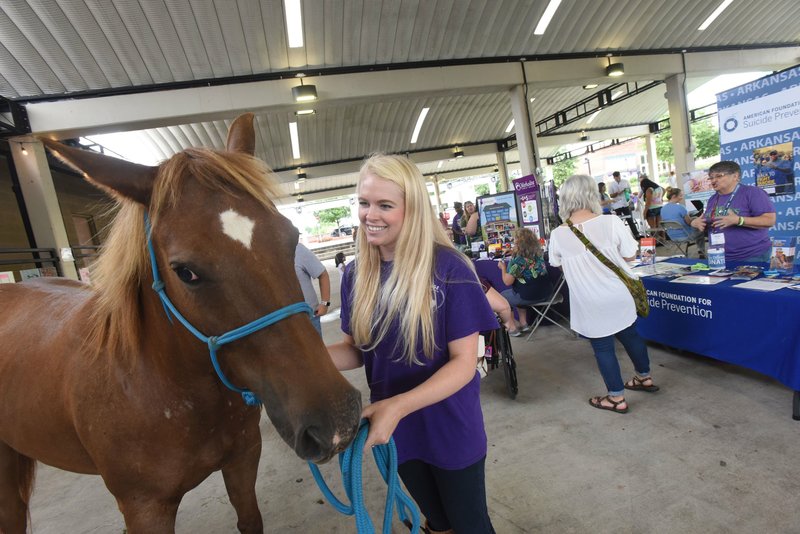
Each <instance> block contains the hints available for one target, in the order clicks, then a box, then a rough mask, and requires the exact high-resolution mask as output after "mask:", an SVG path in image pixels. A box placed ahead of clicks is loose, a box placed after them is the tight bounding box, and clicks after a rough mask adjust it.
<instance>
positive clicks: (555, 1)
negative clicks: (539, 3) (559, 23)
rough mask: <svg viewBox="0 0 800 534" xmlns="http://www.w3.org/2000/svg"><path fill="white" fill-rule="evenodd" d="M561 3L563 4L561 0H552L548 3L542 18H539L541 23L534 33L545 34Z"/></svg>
mask: <svg viewBox="0 0 800 534" xmlns="http://www.w3.org/2000/svg"><path fill="white" fill-rule="evenodd" d="M559 4H561V0H550V3H549V4H547V8H546V9H545V10H544V13H543V14H542V18H540V19H539V24H537V25H536V29H535V30H533V33H534V35H544V32H545V31H547V26H548V24H550V21H551V20H552V19H553V15H555V14H556V10H557V9H558V6H559Z"/></svg>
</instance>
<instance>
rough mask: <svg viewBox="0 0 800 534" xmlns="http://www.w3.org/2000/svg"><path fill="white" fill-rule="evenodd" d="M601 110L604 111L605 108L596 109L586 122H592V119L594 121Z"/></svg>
mask: <svg viewBox="0 0 800 534" xmlns="http://www.w3.org/2000/svg"><path fill="white" fill-rule="evenodd" d="M601 111H603V110H602V109H598V110H597V111H595V112H594V113H592V116H591V117H589V119H588V120H587V121H586V124H592V121H593V120H594V119H595V118H597V116H598V115H600V112H601Z"/></svg>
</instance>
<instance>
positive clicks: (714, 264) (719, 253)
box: [708, 247, 725, 269]
mask: <svg viewBox="0 0 800 534" xmlns="http://www.w3.org/2000/svg"><path fill="white" fill-rule="evenodd" d="M708 268H709V269H724V268H725V249H724V248H722V247H714V248H710V249H708Z"/></svg>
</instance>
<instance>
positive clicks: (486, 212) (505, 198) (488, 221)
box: [478, 191, 520, 251]
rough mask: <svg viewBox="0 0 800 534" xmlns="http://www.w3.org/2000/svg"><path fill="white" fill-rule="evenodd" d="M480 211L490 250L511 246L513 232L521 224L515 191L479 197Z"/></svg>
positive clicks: (484, 235)
mask: <svg viewBox="0 0 800 534" xmlns="http://www.w3.org/2000/svg"><path fill="white" fill-rule="evenodd" d="M478 212H479V214H480V218H481V228H482V229H483V239H484V241H486V244H487V246H488V249H489V250H490V251H496V250H498V249H500V248H510V247H511V246H512V245H513V237H512V234H513V232H514V229H515V228H517V227H518V226H519V220H520V217H519V214H518V213H517V200H516V195H515V194H514V192H513V191H506V192H504V193H497V194H496V195H484V196H482V197H478Z"/></svg>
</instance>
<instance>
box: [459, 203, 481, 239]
mask: <svg viewBox="0 0 800 534" xmlns="http://www.w3.org/2000/svg"><path fill="white" fill-rule="evenodd" d="M459 224H461V230H462V231H463V232H464V235H465V236H467V243H471V242H473V241H481V240H482V236H481V218H480V216H479V215H478V210H477V209H476V208H475V204H474V203H473V202H472V201H470V200H467V201H466V202H464V215H462V216H461V220H460V221H459Z"/></svg>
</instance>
